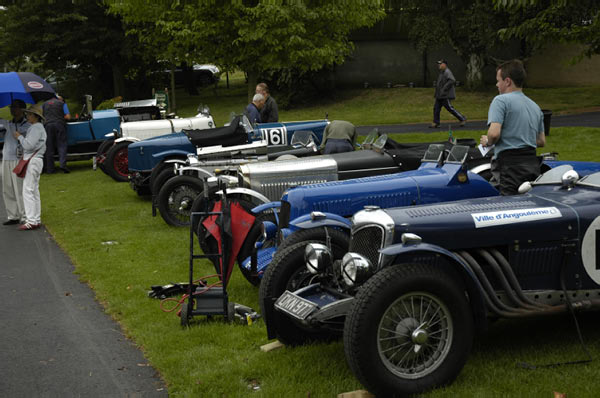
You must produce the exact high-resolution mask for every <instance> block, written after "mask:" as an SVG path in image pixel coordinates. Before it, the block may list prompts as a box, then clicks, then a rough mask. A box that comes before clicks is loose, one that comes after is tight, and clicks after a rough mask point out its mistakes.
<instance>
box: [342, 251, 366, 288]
mask: <svg viewBox="0 0 600 398" xmlns="http://www.w3.org/2000/svg"><path fill="white" fill-rule="evenodd" d="M341 267H342V277H343V278H344V283H345V284H346V285H347V286H354V285H356V284H357V283H363V282H364V281H366V280H367V279H369V277H370V276H371V275H372V274H373V270H374V268H373V265H372V264H371V262H370V261H369V260H368V259H367V258H366V257H364V256H361V255H360V254H358V253H352V252H350V253H346V254H344V257H343V258H342V263H341Z"/></svg>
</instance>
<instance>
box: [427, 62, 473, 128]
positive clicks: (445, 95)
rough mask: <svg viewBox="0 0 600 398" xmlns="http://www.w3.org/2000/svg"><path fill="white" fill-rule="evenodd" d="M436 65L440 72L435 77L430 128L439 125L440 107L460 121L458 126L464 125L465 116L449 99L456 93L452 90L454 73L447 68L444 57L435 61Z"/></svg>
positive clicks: (454, 81)
mask: <svg viewBox="0 0 600 398" xmlns="http://www.w3.org/2000/svg"><path fill="white" fill-rule="evenodd" d="M437 63H438V67H439V69H440V74H439V75H438V78H437V83H436V85H435V104H434V105H433V123H431V126H429V127H431V128H437V127H440V111H441V110H442V107H444V108H446V110H448V112H450V113H451V114H452V115H453V116H454V117H455V118H457V119H458V121H459V122H460V124H459V126H461V127H462V126H464V125H465V123H466V122H467V118H466V117H464V116H463V115H462V114H461V113H460V112H459V111H457V110H456V109H455V108H454V107H453V106H452V103H451V102H450V100H453V99H455V98H456V93H455V92H454V84H455V83H456V79H454V75H453V74H452V71H451V70H450V68H448V61H446V60H445V59H441V60H439V61H437Z"/></svg>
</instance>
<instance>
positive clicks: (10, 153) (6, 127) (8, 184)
mask: <svg viewBox="0 0 600 398" xmlns="http://www.w3.org/2000/svg"><path fill="white" fill-rule="evenodd" d="M24 110H25V102H24V101H23V100H20V99H16V100H13V102H12V104H11V105H10V114H11V115H12V120H10V121H8V120H0V137H4V148H3V149H2V196H3V198H4V207H5V208H6V215H7V217H8V220H7V221H5V222H3V223H2V224H3V225H14V224H18V223H19V222H21V221H25V207H24V206H23V179H22V178H19V177H17V175H16V174H15V173H13V172H12V170H13V169H14V168H15V167H16V166H17V163H19V159H20V158H21V157H23V147H21V144H20V143H19V141H18V140H17V139H16V138H15V136H14V133H15V131H23V132H25V131H27V129H28V128H29V126H30V124H29V122H28V121H27V118H26V117H25V113H24Z"/></svg>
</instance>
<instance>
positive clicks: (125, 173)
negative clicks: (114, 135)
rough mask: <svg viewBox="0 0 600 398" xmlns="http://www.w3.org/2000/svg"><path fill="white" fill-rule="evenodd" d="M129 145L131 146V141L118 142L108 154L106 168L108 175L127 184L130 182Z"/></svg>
mask: <svg viewBox="0 0 600 398" xmlns="http://www.w3.org/2000/svg"><path fill="white" fill-rule="evenodd" d="M129 144H131V142H129V141H121V142H117V143H116V144H115V145H113V146H112V148H110V149H109V150H108V152H107V154H106V161H105V163H104V167H105V168H106V173H107V174H108V175H109V176H111V177H112V178H113V179H114V180H115V181H118V182H126V181H128V180H129V159H128V157H127V147H128V146H129Z"/></svg>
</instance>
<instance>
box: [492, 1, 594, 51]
mask: <svg viewBox="0 0 600 398" xmlns="http://www.w3.org/2000/svg"><path fill="white" fill-rule="evenodd" d="M494 3H495V5H496V7H497V8H498V9H500V10H506V11H508V12H510V13H511V14H516V13H526V14H527V16H526V17H525V18H524V19H523V20H522V21H520V23H518V24H515V26H512V27H508V28H506V29H502V30H501V31H500V34H501V35H502V37H504V38H513V37H517V38H523V39H525V38H526V39H527V42H528V43H529V44H530V45H531V46H532V48H533V49H534V50H535V49H539V48H543V47H544V46H546V45H547V44H550V43H556V42H563V43H578V44H581V45H582V51H581V54H580V55H579V57H577V59H581V58H582V57H585V56H588V57H589V56H591V55H594V54H600V2H599V1H597V0H494ZM532 11H534V12H532ZM577 59H575V61H576V60H577Z"/></svg>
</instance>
